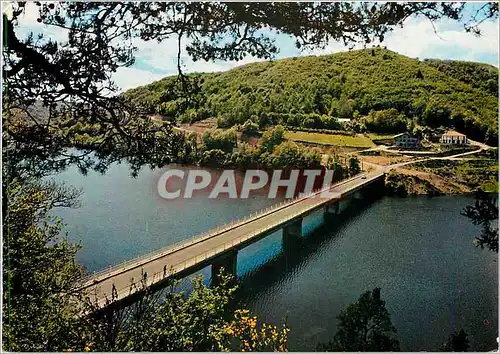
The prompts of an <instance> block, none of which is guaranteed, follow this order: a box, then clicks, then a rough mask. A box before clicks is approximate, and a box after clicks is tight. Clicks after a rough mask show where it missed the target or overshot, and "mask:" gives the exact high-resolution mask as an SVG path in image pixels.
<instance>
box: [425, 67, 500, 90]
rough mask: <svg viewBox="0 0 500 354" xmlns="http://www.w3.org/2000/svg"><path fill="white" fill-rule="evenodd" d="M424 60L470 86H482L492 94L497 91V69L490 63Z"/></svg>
mask: <svg viewBox="0 0 500 354" xmlns="http://www.w3.org/2000/svg"><path fill="white" fill-rule="evenodd" d="M424 62H425V63H426V64H428V65H430V66H433V67H435V68H436V69H438V70H439V71H441V72H443V73H445V74H447V75H449V76H451V77H453V78H455V79H458V80H460V81H462V82H465V83H467V84H470V85H471V86H472V87H478V88H482V89H483V90H486V91H488V92H490V93H491V94H492V95H496V94H497V93H498V70H497V69H496V68H495V67H493V66H491V65H488V64H484V63H474V62H468V61H459V60H439V59H425V60H424Z"/></svg>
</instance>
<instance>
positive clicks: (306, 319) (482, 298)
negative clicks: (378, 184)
mask: <svg viewBox="0 0 500 354" xmlns="http://www.w3.org/2000/svg"><path fill="white" fill-rule="evenodd" d="M160 173H161V171H160V170H155V171H150V170H148V169H145V170H143V171H141V173H140V174H139V176H138V177H137V178H136V179H133V178H131V177H130V173H129V170H128V168H127V166H126V165H114V166H112V167H111V169H110V170H109V171H108V172H107V173H106V174H105V175H100V174H97V173H93V172H92V173H89V175H88V176H85V177H84V176H82V175H80V174H79V173H78V172H77V171H76V170H74V169H69V170H67V171H65V172H63V173H61V174H60V175H58V176H56V180H58V181H66V182H67V184H68V185H73V186H75V187H78V188H82V190H83V195H82V198H81V201H82V206H81V207H80V208H79V209H63V210H57V211H56V214H57V215H60V216H61V217H62V218H63V220H64V222H65V223H67V227H66V229H65V230H66V231H67V232H68V237H69V239H70V240H71V241H73V242H81V244H82V246H83V248H82V250H80V251H79V252H78V255H77V261H78V262H79V263H81V264H82V265H84V266H85V267H86V268H87V270H88V271H95V270H99V269H101V268H104V267H106V266H109V265H113V264H116V263H119V262H121V261H124V260H127V259H130V258H133V257H136V256H139V255H141V254H144V253H147V252H149V251H152V250H155V249H157V248H161V247H165V246H168V245H171V244H173V243H175V242H178V241H181V240H183V239H186V238H189V237H192V236H194V235H196V234H199V233H202V232H204V231H207V230H209V229H211V228H213V227H215V226H217V225H221V224H223V223H226V222H229V221H231V220H234V219H237V218H242V217H245V216H246V215H248V214H250V213H252V212H255V211H257V210H260V209H263V208H266V207H268V206H270V205H273V204H276V203H278V202H280V201H281V200H283V199H284V197H283V196H282V195H280V196H278V198H277V199H274V200H269V199H267V198H266V195H265V194H264V193H263V194H262V195H254V196H252V198H250V199H247V200H244V201H242V200H232V199H217V200H209V199H207V198H206V197H204V196H195V197H194V198H192V199H189V200H185V199H179V200H176V201H172V200H168V201H167V200H163V199H161V198H160V197H158V195H157V192H156V182H157V179H158V177H159V176H160ZM472 201H473V198H472V197H470V196H444V197H434V198H427V197H414V198H388V197H383V198H381V199H378V200H375V201H372V202H370V203H366V202H365V201H358V202H353V203H352V204H350V205H349V207H348V208H347V210H345V211H344V212H343V214H342V215H341V216H339V217H337V218H334V219H331V220H329V221H328V222H327V223H326V224H322V214H321V213H316V214H312V215H310V216H308V217H307V218H306V219H305V221H304V223H303V229H304V230H303V231H304V236H303V239H302V240H301V241H302V242H301V243H300V245H299V246H297V247H296V249H294V250H293V251H292V252H290V253H287V255H286V256H285V255H284V254H283V253H282V250H281V231H279V232H276V233H274V234H273V235H270V236H269V237H267V238H265V239H263V240H261V241H259V242H257V243H255V244H253V245H251V246H249V247H248V248H246V249H244V250H242V251H241V252H240V253H239V255H238V276H239V277H240V280H241V287H240V290H239V292H238V301H239V302H240V303H241V305H246V306H247V307H248V308H249V309H250V310H251V311H252V312H254V313H255V314H256V315H258V316H259V318H260V319H262V320H265V321H267V322H270V323H273V324H279V323H280V322H281V321H282V320H284V319H285V318H286V321H287V324H288V325H289V326H290V328H291V332H290V335H289V337H290V349H291V350H301V351H306V350H314V349H315V347H316V345H317V343H318V342H320V341H327V340H329V339H331V337H333V334H334V333H335V331H336V323H337V321H336V316H337V315H338V314H339V313H340V311H341V310H342V309H344V308H345V307H346V306H347V305H348V304H349V303H351V302H353V301H355V300H356V299H357V298H358V297H359V295H360V294H361V293H362V292H364V291H367V290H372V289H373V288H374V287H380V288H381V292H382V298H383V300H385V301H386V307H387V309H388V310H389V313H390V315H391V319H392V321H393V324H394V325H395V327H396V328H397V330H398V339H399V340H400V343H401V347H402V349H403V350H405V351H420V350H428V351H433V350H437V349H439V347H440V346H441V345H442V343H443V342H445V341H446V340H447V337H448V335H449V334H450V333H452V332H453V331H454V330H459V329H461V328H463V329H464V330H465V331H466V332H467V333H468V334H469V340H470V344H471V350H476V351H482V350H492V349H494V348H495V347H496V338H497V336H498V334H497V332H498V331H497V329H498V262H497V260H498V257H497V254H494V253H492V252H490V251H487V250H481V249H479V248H476V247H474V245H473V243H472V240H473V237H474V235H476V234H477V233H478V232H479V228H478V227H476V226H474V225H472V224H471V223H470V222H469V220H467V219H466V218H465V217H463V216H461V215H460V211H461V210H462V209H463V208H464V207H465V206H466V205H467V204H470V203H471V202H472ZM200 273H202V274H204V275H205V276H208V275H209V274H210V272H209V269H208V268H206V269H204V270H202V271H201V272H200Z"/></svg>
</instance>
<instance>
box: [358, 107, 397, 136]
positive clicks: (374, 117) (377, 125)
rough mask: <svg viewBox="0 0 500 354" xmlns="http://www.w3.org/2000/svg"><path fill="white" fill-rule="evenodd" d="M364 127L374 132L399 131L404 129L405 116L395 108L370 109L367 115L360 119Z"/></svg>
mask: <svg viewBox="0 0 500 354" xmlns="http://www.w3.org/2000/svg"><path fill="white" fill-rule="evenodd" d="M361 123H362V124H364V125H365V127H366V129H367V130H369V131H371V132H375V133H400V132H404V131H405V130H406V124H407V118H406V117H405V116H404V114H400V113H399V112H398V110H397V109H395V108H390V109H383V110H380V111H370V113H369V114H368V116H366V117H365V118H363V119H361Z"/></svg>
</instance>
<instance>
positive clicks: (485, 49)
mask: <svg viewBox="0 0 500 354" xmlns="http://www.w3.org/2000/svg"><path fill="white" fill-rule="evenodd" d="M481 29H482V32H483V33H482V35H481V36H480V37H477V36H474V35H473V34H472V33H467V32H465V30H464V28H463V27H462V26H461V25H459V24H456V23H452V22H451V20H443V21H441V22H439V23H437V24H436V28H435V30H434V28H433V26H432V24H431V23H430V22H429V21H428V20H424V19H420V20H418V19H412V20H411V21H408V23H406V24H405V26H404V27H403V28H400V29H396V30H395V31H394V32H393V33H391V34H390V35H389V36H388V38H387V41H386V42H385V44H384V45H386V46H387V47H388V48H389V49H391V50H394V51H396V52H399V53H401V54H403V55H407V56H410V57H419V58H440V59H455V60H468V61H480V62H489V63H490V64H494V65H497V63H498V44H499V37H498V21H487V22H484V23H483V24H482V25H481Z"/></svg>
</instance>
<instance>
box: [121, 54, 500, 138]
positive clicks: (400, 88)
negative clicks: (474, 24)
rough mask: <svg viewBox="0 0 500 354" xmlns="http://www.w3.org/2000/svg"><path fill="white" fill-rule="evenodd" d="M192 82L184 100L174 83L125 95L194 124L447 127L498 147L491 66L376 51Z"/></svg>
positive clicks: (274, 64)
mask: <svg viewBox="0 0 500 354" xmlns="http://www.w3.org/2000/svg"><path fill="white" fill-rule="evenodd" d="M191 78H196V79H197V80H199V81H198V82H199V84H200V91H199V92H198V93H197V94H196V95H195V97H194V96H192V97H190V99H189V100H186V98H185V97H182V98H179V97H181V95H178V94H175V92H178V89H177V90H176V87H178V85H179V83H178V80H177V81H176V77H166V78H164V79H161V80H159V81H156V82H153V83H152V84H149V85H146V86H141V87H138V88H135V89H131V90H128V91H127V92H125V93H124V95H125V96H126V97H128V98H130V99H132V100H133V101H135V102H136V103H139V104H140V105H141V106H142V107H144V108H145V109H146V110H147V111H148V112H149V113H158V114H162V115H164V116H166V117H175V118H177V119H179V120H182V121H191V122H192V121H196V120H200V119H205V118H208V117H218V124H219V126H222V127H229V126H233V125H236V124H243V123H244V122H246V121H247V120H252V121H254V122H255V123H258V124H259V125H260V126H261V127H262V126H264V125H267V124H278V123H280V124H284V125H289V126H299V127H308V128H328V129H338V128H339V127H340V126H339V123H338V121H337V120H336V119H335V118H351V119H352V122H353V123H352V124H350V125H348V129H355V130H356V129H361V130H368V131H369V130H373V131H377V130H378V132H380V131H384V130H386V131H387V132H394V131H401V130H405V129H407V127H410V126H411V127H415V126H428V127H431V128H437V127H446V128H448V127H451V128H454V129H456V130H458V131H461V132H463V133H466V134H468V135H469V136H470V137H471V138H475V139H479V140H483V141H487V142H490V143H492V144H495V145H496V141H497V137H498V122H497V119H498V117H497V112H498V98H497V92H498V69H497V68H495V67H493V66H491V65H488V64H482V63H472V62H461V61H441V60H434V59H432V60H424V61H421V60H419V59H412V58H408V57H406V56H403V55H400V54H398V53H395V52H393V51H390V50H387V49H384V48H381V47H377V48H373V49H364V50H355V51H350V52H341V53H335V54H331V55H324V56H306V57H298V58H288V59H281V60H276V61H271V62H256V63H251V64H247V65H244V66H241V67H237V68H234V69H232V70H229V71H226V72H219V73H203V74H193V75H191ZM176 85H177V86H176ZM193 102H196V103H193ZM376 111H383V112H376ZM370 112H371V113H370ZM379 113H380V114H379ZM365 120H366V121H369V122H370V124H364V121H365ZM383 120H386V121H383ZM378 121H380V123H381V124H380V125H379V126H378V127H379V128H380V129H377V124H374V122H375V123H377V122H378ZM401 123H404V124H401ZM360 124H361V125H360ZM340 128H342V127H340ZM344 128H346V127H344Z"/></svg>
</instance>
